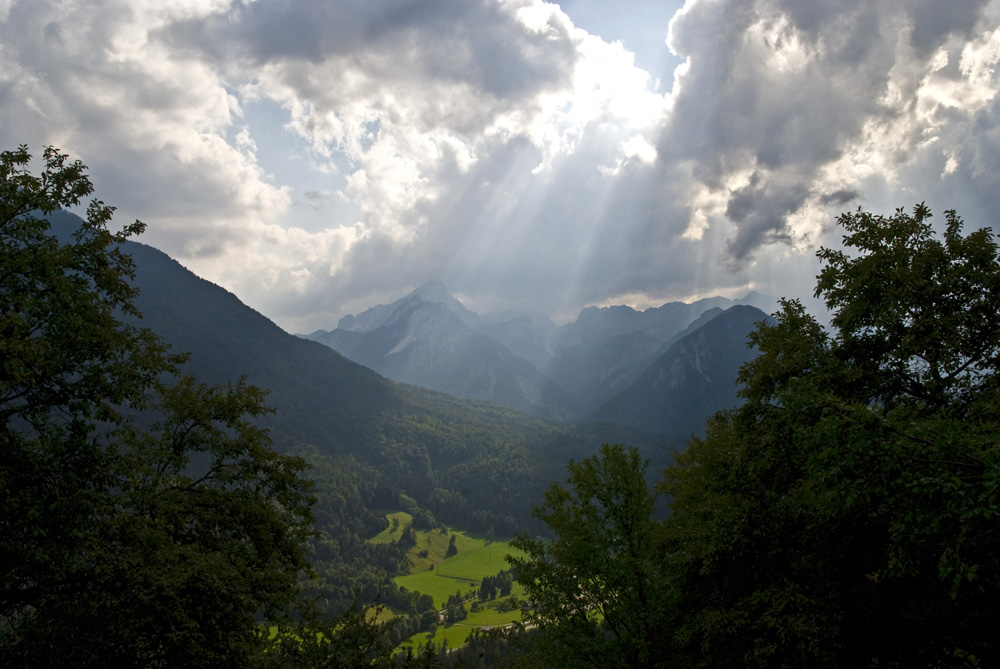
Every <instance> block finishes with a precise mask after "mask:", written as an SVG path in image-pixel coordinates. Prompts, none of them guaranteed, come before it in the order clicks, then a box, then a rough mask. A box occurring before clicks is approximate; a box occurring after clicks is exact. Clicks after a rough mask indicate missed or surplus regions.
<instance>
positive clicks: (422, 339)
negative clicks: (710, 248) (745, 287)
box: [304, 281, 777, 432]
mask: <svg viewBox="0 0 1000 669" xmlns="http://www.w3.org/2000/svg"><path fill="white" fill-rule="evenodd" d="M776 303H777V301H776V300H775V299H774V298H770V297H767V296H764V295H760V294H758V293H753V292H751V293H749V294H748V295H747V296H746V297H744V298H742V299H739V300H732V299H729V298H724V297H711V298H706V299H703V300H699V301H697V302H693V303H690V304H688V303H683V302H670V303H667V304H664V305H662V306H660V307H654V308H650V309H646V310H644V311H637V310H635V309H633V308H631V307H628V306H612V307H588V308H586V309H584V310H582V311H581V312H580V315H579V317H578V318H577V320H576V321H574V322H572V323H568V324H566V325H563V326H556V325H554V324H552V322H551V321H549V320H548V319H547V318H544V317H539V316H538V315H527V314H518V313H509V314H506V315H504V316H498V315H484V316H480V315H479V314H476V313H474V312H472V311H471V310H469V309H468V308H466V307H465V306H464V305H463V304H462V303H461V302H460V301H459V300H457V299H455V298H454V297H453V296H452V295H451V294H450V293H449V292H448V291H447V289H446V288H445V286H444V285H443V284H441V283H440V282H437V281H432V282H429V283H427V284H424V285H423V286H420V287H419V288H417V289H416V290H414V291H413V292H411V293H409V294H407V295H406V296H404V297H402V298H400V299H398V300H396V301H394V302H392V303H391V304H384V305H377V306H375V307H372V308H371V309H368V310H366V311H364V312H361V313H360V314H358V315H357V316H354V315H351V316H345V317H344V318H342V319H341V320H340V323H339V324H338V327H337V328H336V329H335V330H332V331H324V330H319V331H317V332H314V333H312V334H311V335H304V337H305V338H307V339H311V340H313V341H317V342H320V343H323V344H326V345H327V346H330V347H331V348H333V349H335V350H337V351H338V352H340V353H341V354H343V355H344V356H345V357H347V358H349V359H351V360H353V361H355V362H358V363H359V364H362V365H365V366H366V367H369V368H371V369H373V370H375V371H377V372H378V373H380V374H383V375H385V376H386V377H388V378H390V379H393V380H395V381H401V382H404V383H411V384H415V385H421V386H424V387H428V388H433V389H435V390H441V391H443V392H447V393H449V394H453V395H456V396H459V397H466V398H472V399H486V400H489V401H494V402H499V403H502V404H506V405H508V406H511V407H515V408H517V409H520V410H524V411H529V412H531V413H534V414H536V415H538V416H540V417H543V418H547V419H549V420H556V421H566V420H571V419H581V418H586V417H588V416H591V415H598V414H599V415H600V417H601V419H602V420H605V419H608V420H614V419H615V418H614V416H611V415H610V414H609V412H610V411H611V410H610V409H605V408H604V407H605V405H606V403H608V402H610V401H611V400H612V399H613V398H615V397H616V396H618V395H619V394H621V393H623V392H625V391H626V390H627V389H628V388H629V387H630V386H631V385H632V384H634V383H635V382H637V381H638V379H639V378H640V376H641V375H642V374H643V373H644V372H645V371H646V370H647V369H648V368H649V367H650V366H651V365H653V364H654V362H656V360H657V359H658V358H659V357H661V356H664V355H666V354H667V353H668V352H669V351H670V347H671V345H672V344H673V343H674V342H676V341H677V340H678V339H680V338H682V337H683V336H685V335H687V334H689V333H690V332H691V331H692V330H696V329H698V328H700V327H703V326H705V325H706V324H707V323H709V322H710V321H711V320H713V319H714V318H715V317H718V316H719V315H721V314H723V313H724V310H726V309H730V308H732V307H734V306H746V307H747V308H750V309H754V312H756V313H755V316H756V317H757V320H758V321H759V320H762V319H763V318H764V317H765V313H764V312H762V311H760V310H759V309H757V308H755V307H758V306H760V307H764V308H766V309H767V310H769V311H770V310H773V308H774V306H775V305H776ZM752 329H753V328H752V324H751V325H750V326H748V328H747V329H746V332H743V333H742V339H739V337H737V338H736V339H735V340H730V341H725V342H723V340H721V339H718V340H716V345H717V346H727V347H731V348H737V349H739V350H740V351H739V352H738V353H736V354H734V355H735V357H740V354H741V353H742V351H743V350H744V349H745V348H746V345H745V341H746V335H747V334H749V332H750V330H752ZM731 357H732V356H731ZM734 359H735V358H734ZM733 376H735V372H734V374H733ZM724 395H725V393H723V394H719V395H718V397H720V398H721V397H723V396H724ZM725 396H726V397H728V395H725ZM717 405H718V401H715V402H708V404H706V407H705V409H704V410H703V411H700V412H698V414H697V415H698V416H699V417H700V418H701V419H702V420H703V419H704V418H707V417H708V416H709V415H711V414H712V413H714V411H715V410H717V409H718V408H722V407H719V406H717ZM595 412H597V413H595ZM631 424H636V425H638V424H642V425H643V426H644V427H643V428H642V429H648V428H647V427H645V426H649V425H656V426H657V427H656V431H658V432H659V431H663V430H668V431H669V427H663V426H662V425H661V424H660V423H659V422H656V421H654V422H652V423H651V422H649V421H639V422H638V423H635V422H633V423H631Z"/></svg>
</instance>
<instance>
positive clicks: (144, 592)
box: [0, 146, 311, 666]
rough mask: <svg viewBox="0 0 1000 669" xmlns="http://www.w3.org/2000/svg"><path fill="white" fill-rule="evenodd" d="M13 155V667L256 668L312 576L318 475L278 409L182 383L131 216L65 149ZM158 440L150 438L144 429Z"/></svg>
mask: <svg viewBox="0 0 1000 669" xmlns="http://www.w3.org/2000/svg"><path fill="white" fill-rule="evenodd" d="M43 160H44V169H43V171H42V173H41V174H40V175H39V176H35V175H33V174H32V173H31V172H30V170H29V165H30V163H31V156H30V155H29V153H28V150H27V148H26V147H23V146H22V147H20V148H19V149H18V150H16V151H5V152H3V153H0V447H2V449H3V451H2V452H3V458H0V563H2V564H3V565H4V570H3V572H2V576H0V579H2V580H0V653H2V654H3V656H4V657H5V658H6V659H7V660H8V661H9V662H10V663H11V664H16V665H24V666H37V665H40V666H52V665H56V664H58V665H74V666H77V665H79V666H88V665H100V666H111V665H114V666H137V665H141V666H156V665H162V664H164V663H165V662H166V661H167V660H168V659H169V661H170V662H171V663H172V664H183V665H190V666H206V665H211V666H216V665H220V664H226V665H228V664H245V663H246V661H247V659H248V658H249V657H250V656H251V655H252V654H253V653H254V652H256V650H257V649H259V648H260V646H261V644H262V642H263V639H262V636H261V628H260V624H259V618H258V616H261V615H263V616H265V617H275V618H281V617H282V616H287V615H288V614H289V610H290V608H291V607H293V606H294V605H295V603H296V601H297V599H298V590H297V587H296V577H297V575H298V573H299V572H300V571H302V570H303V569H304V568H306V567H307V563H306V561H305V558H304V553H303V541H304V539H305V537H306V536H307V535H309V534H311V526H310V521H311V514H310V504H311V499H310V497H309V494H308V485H307V483H306V482H305V481H304V480H303V479H302V478H301V477H300V473H301V471H302V470H303V468H304V466H305V465H304V462H303V461H302V460H300V459H297V458H289V457H282V456H279V455H277V454H276V453H275V452H274V451H273V450H272V448H271V442H270V438H269V436H268V435H267V433H266V431H264V430H262V429H261V428H259V427H258V426H257V425H256V422H255V421H256V419H257V418H258V417H259V416H260V415H261V414H262V413H264V412H265V411H266V409H265V407H264V405H263V397H264V393H263V392H262V391H260V390H259V389H257V388H254V387H252V386H248V385H246V384H244V383H242V382H240V383H237V384H234V385H231V386H229V387H226V388H209V387H205V386H203V385H200V384H197V383H196V382H195V381H194V380H193V379H190V378H181V379H180V380H178V381H176V382H175V383H173V384H172V385H171V384H169V383H167V381H168V380H169V379H170V378H172V377H173V378H176V373H177V370H178V365H180V364H181V363H182V362H183V357H182V356H178V355H173V354H171V353H170V352H169V351H168V350H167V347H166V345H165V344H164V343H163V342H162V341H161V340H160V339H159V338H158V337H156V335H154V334H153V333H152V332H149V331H148V330H144V329H142V328H139V327H137V326H135V325H133V324H131V322H133V321H135V320H136V319H137V318H138V317H139V314H138V313H137V311H136V309H135V308H134V306H133V305H132V300H133V299H134V297H135V295H136V291H135V288H133V287H132V285H131V283H130V280H131V279H132V278H133V276H134V266H133V264H132V261H131V258H130V257H129V256H128V254H127V253H125V251H124V250H123V247H122V244H123V242H124V241H125V240H126V239H127V238H128V237H130V236H132V235H135V234H138V233H140V232H141V231H142V229H143V225H142V223H140V222H138V221H136V222H135V223H133V224H132V225H130V226H128V227H126V228H125V229H124V230H123V231H121V232H118V233H111V232H109V231H108V229H107V226H108V223H109V222H110V220H111V217H112V214H113V211H114V209H113V208H112V207H109V206H107V205H105V204H104V203H103V202H101V201H99V200H93V201H91V202H90V204H89V205H88V207H87V210H86V218H85V219H84V220H83V221H81V222H79V224H78V226H77V227H76V228H75V229H73V230H71V231H70V230H66V231H54V230H53V229H52V224H51V223H50V220H49V219H50V218H52V217H53V215H55V214H57V212H59V210H60V209H65V208H70V207H76V206H78V205H80V203H81V202H82V200H83V199H84V198H86V197H87V196H89V195H91V193H92V192H93V187H92V185H91V183H90V181H89V179H88V177H87V175H86V167H85V166H84V165H82V164H81V163H80V162H79V161H75V162H68V161H67V156H66V155H63V154H60V153H59V152H58V151H57V150H55V149H53V148H51V147H50V148H47V149H46V150H45V152H44V155H43ZM143 426H145V427H143Z"/></svg>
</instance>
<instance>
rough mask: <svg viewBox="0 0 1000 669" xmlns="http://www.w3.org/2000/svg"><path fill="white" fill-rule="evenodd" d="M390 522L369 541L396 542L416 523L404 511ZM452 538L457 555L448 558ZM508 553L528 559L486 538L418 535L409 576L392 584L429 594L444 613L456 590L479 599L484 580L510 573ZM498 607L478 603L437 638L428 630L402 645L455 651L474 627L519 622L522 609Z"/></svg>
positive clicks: (436, 532) (424, 532)
mask: <svg viewBox="0 0 1000 669" xmlns="http://www.w3.org/2000/svg"><path fill="white" fill-rule="evenodd" d="M386 518H387V519H388V520H389V527H387V528H386V529H385V530H383V531H382V532H380V533H379V534H378V535H376V536H374V537H372V538H371V539H369V541H371V542H373V543H390V542H393V541H397V540H399V538H400V537H401V536H402V534H403V530H404V529H405V528H406V526H407V525H409V524H410V522H411V521H412V517H411V516H410V514H408V513H405V512H403V511H397V512H392V513H387V514H386ZM453 536H454V537H455V547H456V548H457V549H458V553H457V554H456V555H452V556H451V557H445V556H446V554H447V551H448V544H449V543H450V542H451V538H452V537H453ZM506 555H515V556H517V557H523V556H524V554H523V553H521V552H520V551H518V550H516V549H514V548H512V547H511V546H510V545H509V544H508V543H507V542H506V541H503V540H495V541H489V540H487V538H486V537H485V535H482V534H473V533H466V532H456V531H451V532H449V531H447V530H441V529H435V530H429V531H428V530H419V531H416V545H415V546H414V547H413V548H411V549H410V551H409V553H408V555H407V557H408V558H409V560H410V564H411V569H410V573H409V574H407V575H405V576H397V577H396V578H395V579H394V580H395V581H396V584H397V585H399V586H401V587H405V588H406V589H407V590H410V591H414V590H415V591H418V592H420V593H422V594H427V595H430V596H431V597H433V598H434V606H435V607H437V608H438V609H443V608H444V606H445V602H447V600H448V598H449V597H451V596H452V595H454V594H455V593H456V592H458V593H461V594H462V595H463V597H465V596H469V597H475V596H476V594H478V592H479V585H480V582H481V581H482V579H483V578H484V577H486V576H493V575H495V574H497V573H498V572H500V571H502V570H504V569H508V568H509V566H510V565H508V564H507V561H506V560H504V557H505V556H506ZM523 593H524V591H523V589H522V588H521V586H520V585H518V584H517V583H515V584H514V588H513V590H512V594H514V595H516V596H517V597H519V598H520V597H523ZM496 605H497V601H496V600H494V601H490V602H480V606H481V607H482V609H481V610H480V611H477V612H476V613H471V612H470V613H469V615H468V617H467V618H466V619H465V620H463V621H461V622H458V623H455V624H452V625H440V626H438V629H437V632H436V633H435V634H434V635H433V636H432V635H430V634H428V633H427V632H419V633H417V634H415V635H414V636H413V637H411V638H410V639H409V640H408V641H406V642H404V644H407V643H408V644H412V645H413V646H414V647H415V648H416V647H419V646H423V645H425V644H426V643H427V642H428V641H429V640H431V639H433V640H434V643H435V644H441V643H443V642H444V641H445V640H447V641H448V646H449V647H451V648H456V647H458V646H461V645H464V644H465V640H466V638H468V636H469V634H471V633H472V630H474V629H477V628H489V627H497V626H499V625H508V624H510V623H513V622H517V621H519V620H521V612H520V610H519V609H518V610H514V611H506V612H503V613H501V612H499V611H497V609H496ZM471 606H472V602H471V601H469V602H466V604H465V608H466V610H469V609H470V608H471ZM386 613H388V611H386ZM383 615H386V614H385V613H384V614H383Z"/></svg>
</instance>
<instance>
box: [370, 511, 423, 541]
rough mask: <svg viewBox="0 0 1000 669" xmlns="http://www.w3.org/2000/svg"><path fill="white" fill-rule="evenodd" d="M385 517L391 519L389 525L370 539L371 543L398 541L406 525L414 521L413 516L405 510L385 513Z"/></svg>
mask: <svg viewBox="0 0 1000 669" xmlns="http://www.w3.org/2000/svg"><path fill="white" fill-rule="evenodd" d="M385 517H386V518H387V519H388V520H389V527H387V528H385V529H384V530H382V531H381V532H379V533H378V534H376V535H375V536H374V537H372V538H371V539H369V540H368V542H369V543H373V544H391V543H392V542H394V541H398V540H399V538H400V537H401V536H403V530H404V529H405V528H406V526H407V525H409V524H410V523H411V522H413V516H411V515H410V514H408V513H406V512H405V511H396V512H394V513H387V514H385Z"/></svg>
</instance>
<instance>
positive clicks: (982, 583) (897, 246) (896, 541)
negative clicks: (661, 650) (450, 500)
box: [660, 205, 1000, 667]
mask: <svg viewBox="0 0 1000 669" xmlns="http://www.w3.org/2000/svg"><path fill="white" fill-rule="evenodd" d="M930 217H931V214H930V211H929V210H928V209H927V208H926V207H925V206H924V205H918V206H917V207H916V208H915V209H914V211H913V214H912V215H909V214H907V213H905V212H904V211H903V210H897V211H896V212H895V214H894V215H892V216H889V217H884V216H879V215H874V214H871V213H868V212H864V211H862V210H860V209H859V210H858V211H857V212H853V213H848V214H844V215H842V216H841V217H840V218H839V220H838V222H839V224H840V225H841V226H842V227H843V228H844V229H845V231H846V234H845V236H844V249H843V250H832V249H826V248H824V249H821V250H820V251H819V252H818V256H819V258H820V259H821V261H822V262H823V263H824V267H823V269H822V271H821V273H820V275H819V277H818V282H817V287H816V295H817V296H822V297H823V298H825V301H826V305H827V307H828V308H829V309H830V311H831V313H832V315H833V320H832V322H833V325H834V327H835V333H834V334H833V335H832V336H831V335H830V334H828V333H827V332H826V331H825V329H824V328H823V327H821V326H820V325H819V323H818V322H817V321H816V320H815V318H813V317H812V316H810V315H808V314H807V313H806V312H805V310H804V309H803V308H802V306H801V305H800V304H799V303H798V302H796V301H785V302H783V303H782V310H781V311H780V312H779V313H777V314H775V322H774V323H773V324H767V323H762V324H761V325H760V326H759V329H758V330H757V331H756V333H755V334H754V335H752V337H751V343H753V344H754V345H755V346H756V347H757V348H758V350H759V351H760V356H759V357H758V358H757V359H756V360H754V361H753V362H751V363H748V364H747V365H745V366H744V368H743V369H742V370H741V373H740V377H739V380H740V382H741V383H742V384H743V388H742V390H741V395H742V397H743V398H744V400H745V403H744V404H743V406H742V407H740V408H739V409H736V410H734V411H730V412H723V413H720V414H719V415H717V416H716V417H715V418H714V419H713V420H712V421H711V422H710V424H709V428H708V431H707V435H706V437H705V438H704V439H695V440H693V441H692V442H691V444H690V446H689V448H688V449H687V451H686V452H685V453H684V454H683V455H682V456H681V457H680V458H679V461H678V464H677V466H675V467H672V468H670V469H668V471H667V474H666V478H665V481H664V483H663V484H662V486H661V488H660V490H661V492H663V493H664V494H667V495H669V496H672V497H673V498H674V501H673V503H672V507H671V509H672V514H671V516H670V518H669V520H668V521H667V522H666V523H665V525H664V528H663V535H662V541H663V545H664V547H665V552H666V560H667V562H666V565H667V569H668V571H669V572H670V573H671V575H672V578H673V580H674V588H675V593H677V602H676V604H675V609H674V611H675V615H677V617H678V619H679V623H678V626H677V634H676V638H677V639H678V641H679V647H680V649H681V651H682V652H683V653H684V654H685V655H684V656H682V657H685V659H684V661H685V662H687V663H690V664H694V663H698V664H702V665H704V666H816V665H821V666H888V667H893V666H898V667H903V666H970V667H978V666H996V665H998V664H1000V648H998V645H997V642H996V640H995V639H996V634H995V629H996V622H997V618H996V602H997V601H1000V535H998V533H997V532H996V528H997V526H998V522H1000V507H998V506H997V493H998V489H1000V447H998V446H997V436H998V428H1000V392H998V390H1000V388H998V376H997V370H998V363H1000V262H998V253H997V243H996V240H995V238H994V236H993V234H992V232H991V231H990V230H989V229H982V230H978V231H976V232H973V233H971V234H968V235H966V236H963V235H962V222H961V219H959V217H958V216H957V214H955V212H953V211H949V212H947V213H946V228H945V231H944V233H943V236H942V237H943V238H942V239H939V238H938V237H937V236H936V235H935V233H934V230H933V228H932V226H931V225H930V220H929V219H930ZM852 249H853V250H854V253H853V254H852V253H851V250H852Z"/></svg>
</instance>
